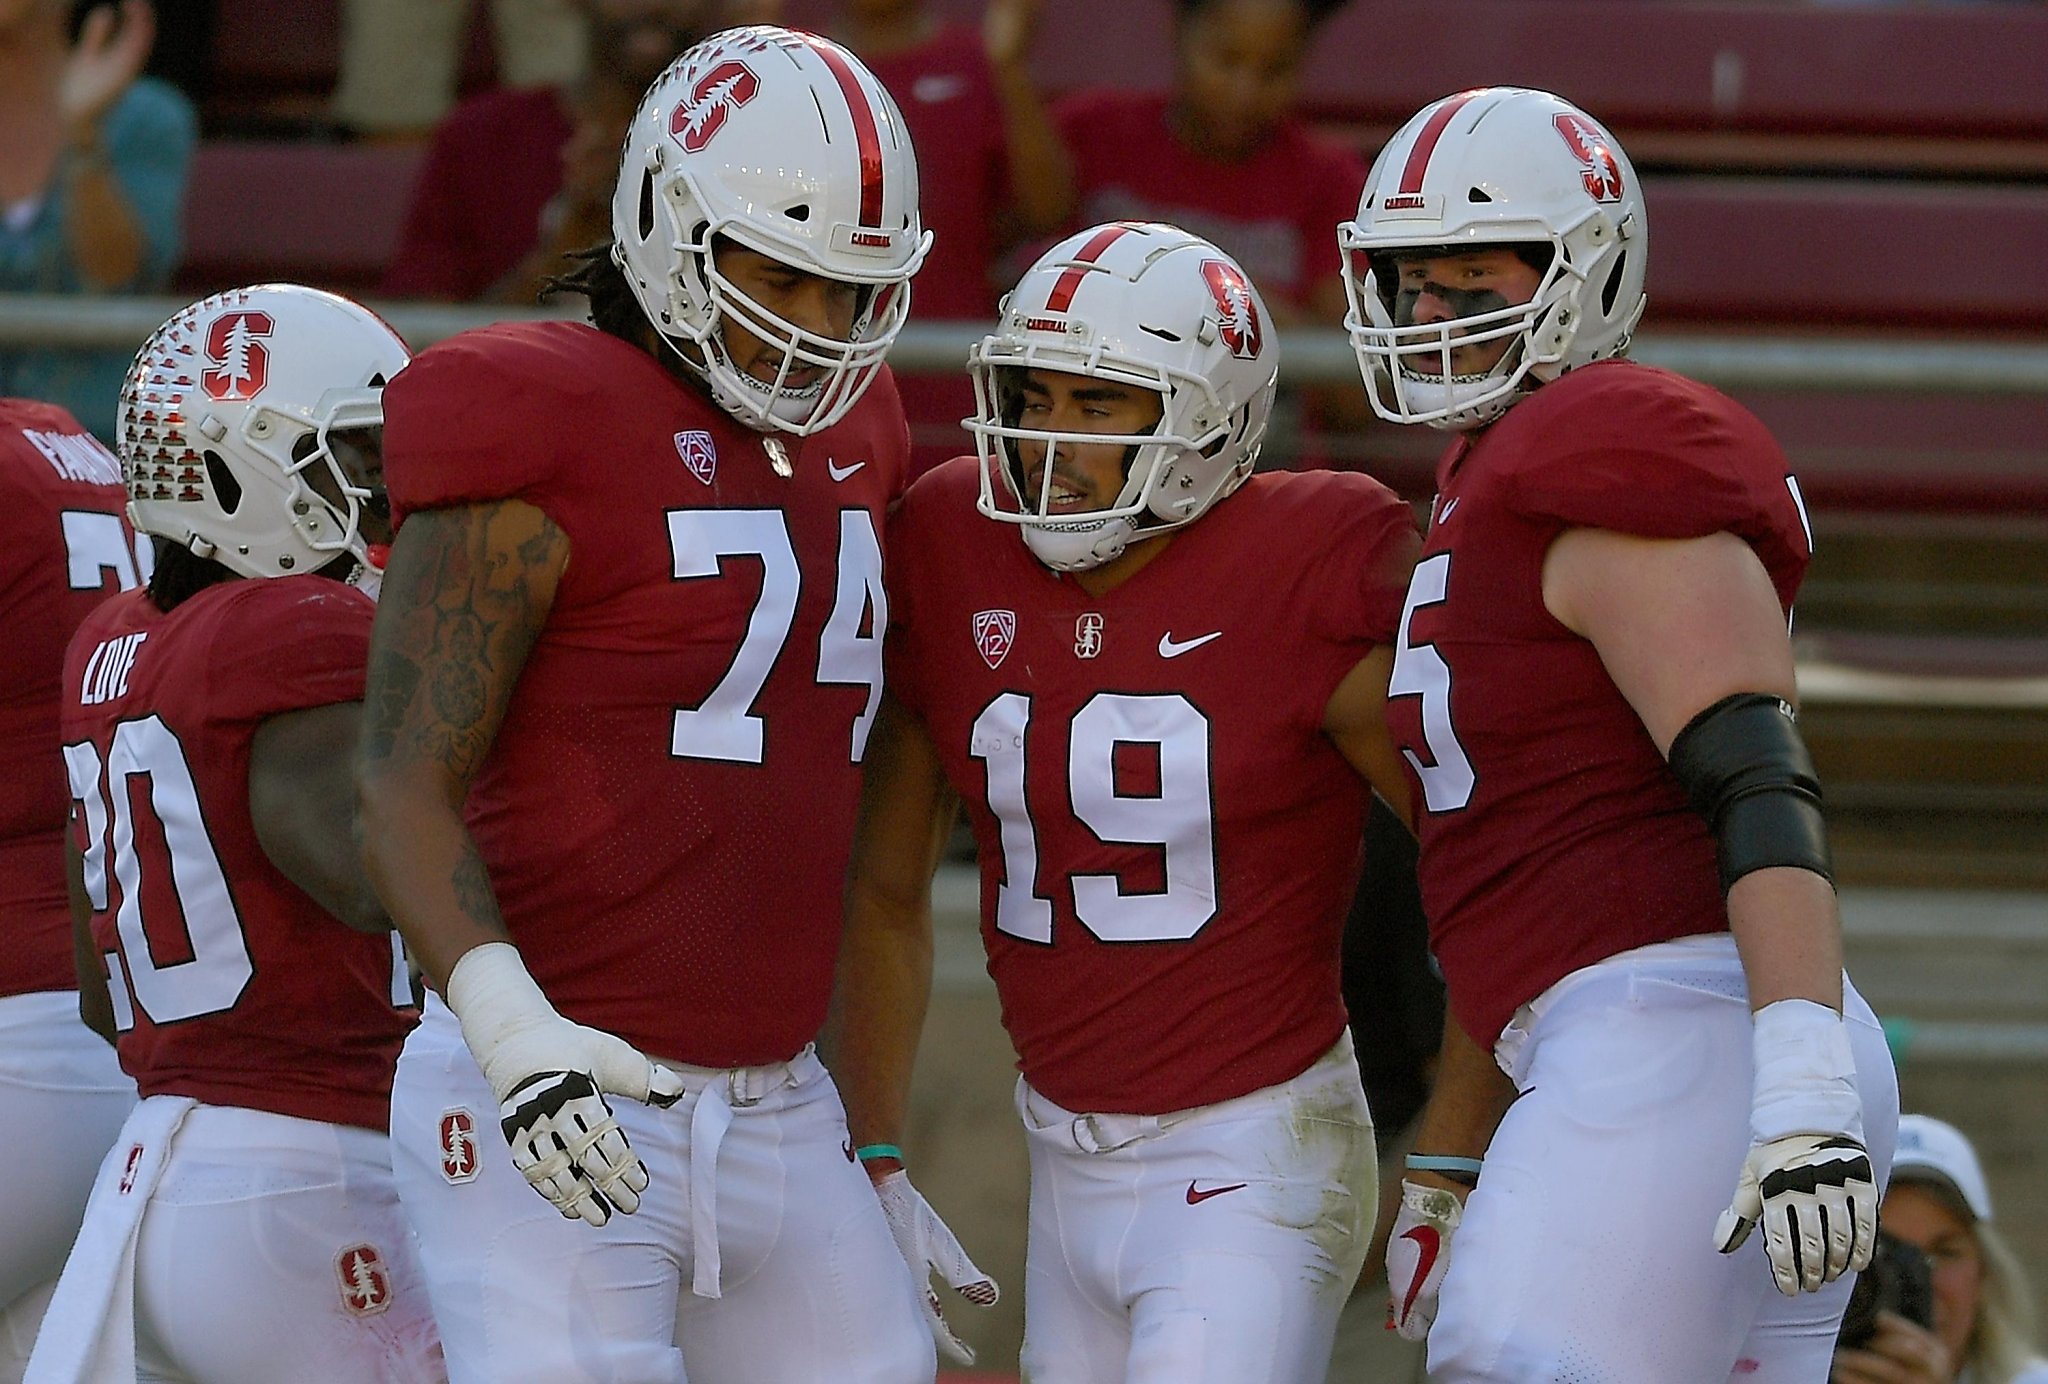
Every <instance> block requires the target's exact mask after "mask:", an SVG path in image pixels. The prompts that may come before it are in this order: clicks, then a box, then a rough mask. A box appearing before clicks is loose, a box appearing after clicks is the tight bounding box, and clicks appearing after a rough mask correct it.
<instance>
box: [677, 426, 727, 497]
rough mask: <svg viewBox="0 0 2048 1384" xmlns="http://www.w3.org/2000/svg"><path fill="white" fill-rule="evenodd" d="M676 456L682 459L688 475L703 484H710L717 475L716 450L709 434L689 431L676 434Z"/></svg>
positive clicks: (694, 430)
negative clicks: (688, 472)
mask: <svg viewBox="0 0 2048 1384" xmlns="http://www.w3.org/2000/svg"><path fill="white" fill-rule="evenodd" d="M676 455H677V456H679V457H681V458H682V459H683V465H684V466H686V467H688V468H689V471H690V474H691V475H693V476H695V477H696V478H697V479H698V480H700V481H702V482H704V484H706V485H709V484H711V478H712V477H713V476H715V475H717V474H718V448H717V447H715V446H713V445H712V442H711V434H710V433H708V432H701V431H698V430H697V429H694V428H693V429H691V430H690V431H689V432H679V433H677V434H676Z"/></svg>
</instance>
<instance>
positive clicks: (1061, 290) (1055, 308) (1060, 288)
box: [1045, 226, 1131, 312]
mask: <svg viewBox="0 0 2048 1384" xmlns="http://www.w3.org/2000/svg"><path fill="white" fill-rule="evenodd" d="M1130 233H1131V228H1130V227H1129V226H1104V227H1103V228H1102V229H1101V230H1099V231H1097V232H1096V233H1095V234H1094V235H1092V236H1089V237H1088V243H1087V244H1086V245H1083V246H1082V247H1081V249H1080V252H1079V253H1078V254H1076V255H1075V256H1074V262H1073V263H1072V264H1069V265H1068V266H1067V268H1066V270H1065V272H1063V273H1062V274H1061V275H1060V276H1059V278H1057V279H1055V280H1054V281H1053V285H1052V293H1051V295H1050V296H1048V297H1047V298H1046V300H1045V310H1046V311H1047V312H1065V311H1066V310H1067V309H1068V308H1069V307H1071V306H1072V305H1073V302H1074V294H1075V293H1076V292H1078V291H1079V289H1080V287H1081V279H1082V277H1083V276H1084V275H1086V274H1087V272H1088V271H1087V270H1085V269H1083V268H1082V267H1081V266H1082V265H1084V264H1093V263H1095V261H1097V260H1099V259H1101V258H1102V252H1103V251H1105V250H1107V249H1108V248H1109V247H1110V246H1111V245H1112V244H1114V243H1115V242H1116V241H1117V240H1118V239H1120V238H1121V237H1123V236H1127V235H1129V234H1130Z"/></svg>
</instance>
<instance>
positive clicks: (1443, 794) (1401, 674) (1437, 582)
mask: <svg viewBox="0 0 2048 1384" xmlns="http://www.w3.org/2000/svg"><path fill="white" fill-rule="evenodd" d="M1450 575H1451V555H1450V554H1449V553H1438V554H1437V555H1436V556H1435V557H1431V558H1425V559H1424V560H1423V561H1422V562H1420V563H1418V564H1416V568H1415V575H1414V576H1413V577H1411V578H1410V579H1409V581H1408V603H1407V604H1406V605H1405V606H1403V607H1402V608H1401V634H1400V638H1399V639H1398V640H1397V641H1396V643H1395V645H1394V673H1393V677H1392V679H1391V680H1390V681H1389V682H1388V684H1387V696H1388V697H1389V698H1392V697H1420V698H1422V738H1423V740H1424V741H1425V742H1427V743H1428V745H1429V757H1430V758H1431V759H1432V760H1434V761H1435V763H1433V764H1425V763H1423V762H1422V758H1421V756H1420V755H1418V754H1416V753H1415V751H1413V750H1409V749H1404V750H1402V751H1401V754H1402V756H1403V757H1404V758H1406V759H1407V761H1408V763H1409V766H1410V767H1411V768H1413V769H1414V770H1415V774H1416V777H1418V778H1420V779H1421V780H1422V797H1423V801H1424V802H1425V803H1426V804H1428V807H1429V810H1430V811H1431V812H1455V811H1457V810H1458V809H1459V808H1461V807H1463V806H1464V805H1465V804H1466V803H1467V802H1469V801H1471V798H1472V761H1471V760H1470V759H1468V758H1467V757H1466V755H1465V747H1464V746H1463V745H1460V744H1459V743H1458V733H1457V731H1455V730H1453V729H1452V728H1451V666H1450V665H1449V664H1448V663H1445V662H1444V660H1443V655H1442V654H1439V653H1438V652H1437V651H1436V646H1435V645H1433V644H1415V643H1411V642H1409V632H1410V630H1412V629H1413V627H1414V622H1415V612H1416V611H1417V610H1419V609H1421V608H1422V607H1423V606H1429V605H1435V604H1437V603H1438V602H1439V601H1441V600H1443V598H1444V590H1445V588H1446V585H1447V583H1448V582H1449V580H1450Z"/></svg>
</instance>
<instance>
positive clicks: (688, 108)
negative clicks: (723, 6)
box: [668, 58, 761, 154]
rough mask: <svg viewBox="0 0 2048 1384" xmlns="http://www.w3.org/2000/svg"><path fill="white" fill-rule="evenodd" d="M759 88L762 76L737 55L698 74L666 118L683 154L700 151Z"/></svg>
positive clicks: (669, 129) (752, 97)
mask: <svg viewBox="0 0 2048 1384" xmlns="http://www.w3.org/2000/svg"><path fill="white" fill-rule="evenodd" d="M760 90H761V79H760V78H759V77H756V76H755V75H754V69H753V68H751V67H748V66H747V65H746V64H745V63H743V62H741V61H740V60H739V59H738V58H727V59H726V60H725V61H724V62H721V63H719V64H718V65H717V66H715V67H713V68H712V69H711V70H710V71H709V72H706V73H705V74H704V75H703V76H702V77H699V78H698V79H697V84H696V85H695V86H693V87H691V88H690V91H689V94H688V95H687V96H685V97H683V99H682V100H680V101H678V102H677V103H676V108H675V110H674V112H673V113H671V114H670V116H669V118H668V132H669V134H670V135H672V136H674V138H675V141H676V143H678V144H680V145H682V146H683V150H684V152H685V153H691V154H695V153H699V152H701V151H702V150H703V148H704V146H705V145H707V144H709V143H710V142H711V139H712V136H714V135H716V134H717V133H718V132H719V131H720V130H721V129H723V128H725V121H726V117H727V116H729V115H731V114H732V113H733V112H734V111H736V110H738V109H739V108H740V107H741V106H744V105H746V104H747V102H749V101H751V100H753V99H754V96H755V94H756V93H758V92H759V91H760Z"/></svg>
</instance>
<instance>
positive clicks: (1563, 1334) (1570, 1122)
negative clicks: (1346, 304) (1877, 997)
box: [1339, 87, 1898, 1384]
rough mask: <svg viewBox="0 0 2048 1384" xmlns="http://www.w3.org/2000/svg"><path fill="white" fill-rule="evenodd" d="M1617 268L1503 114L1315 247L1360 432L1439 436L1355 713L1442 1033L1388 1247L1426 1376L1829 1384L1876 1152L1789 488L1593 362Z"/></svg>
mask: <svg viewBox="0 0 2048 1384" xmlns="http://www.w3.org/2000/svg"><path fill="white" fill-rule="evenodd" d="M1648 239H1649V236H1648V225H1647V222H1646V220H1645V213H1644V208H1643V199H1642V190H1641V186H1640V184H1639V183H1638V182H1637V180H1636V175H1635V172H1634V170H1633V169H1632V168H1631V167H1630V165H1629V162H1628V159H1627V157H1626V156H1625V155H1624V154H1623V153H1622V150H1621V147H1620V146H1619V145H1618V144H1616V143H1615V141H1614V139H1613V137H1612V136H1611V135H1610V134H1609V133H1608V132H1607V131H1606V129H1605V128H1603V127H1602V126H1601V125H1600V124H1599V123H1598V122H1597V121H1595V120H1593V119H1592V118H1591V117H1590V116H1588V115H1587V114H1586V113H1585V112H1584V111H1581V110H1578V109H1576V108H1575V107H1573V106H1571V105H1569V104H1568V103H1566V102H1564V101H1561V100H1559V99H1558V98H1557V97H1555V96H1552V95H1549V94H1548V93H1545V92H1540V91H1527V90H1520V89H1515V88H1508V87H1500V88H1492V89H1486V90H1475V91H1467V92H1462V93H1460V94H1458V95H1455V96H1451V97H1447V98H1445V99H1443V100H1441V101H1438V102H1435V103H1434V104H1432V105H1430V106H1428V107H1427V108H1425V109H1424V110H1422V111H1421V112H1419V113H1418V114H1417V115H1416V116H1415V117H1414V119H1412V120H1410V121H1409V122H1408V123H1407V125H1405V126H1404V127H1403V128H1402V129H1401V130H1400V132H1399V133H1397V134H1396V135H1395V136H1394V138H1393V140H1392V141H1391V142H1390V143H1389V144H1388V145H1387V147H1386V148H1385V149H1384V150H1383V151H1382V152H1381V153H1380V156H1379V160H1378V162H1377V163H1376V164H1375V165H1374V168H1373V172H1372V174H1371V175H1370V177H1369V178H1368V180H1367V182H1366V184H1365V188H1364V191H1363V194H1362V195H1361V197H1360V199H1359V204H1358V216H1357V219H1356V220H1354V221H1351V222H1347V223H1345V224H1344V226H1343V227H1342V228H1341V229H1340V231H1339V241H1340V243H1341V245H1342V247H1343V249H1344V252H1345V256H1346V265H1345V272H1346V274H1347V277H1348V283H1349V291H1350V295H1351V312H1350V317H1349V320H1348V323H1347V325H1348V329H1349V331H1350V333H1351V338H1352V342H1353V344H1354V346H1355V347H1356V348H1357V352H1358V356H1359V359H1360V362H1361V364H1362V366H1363V369H1364V372H1365V380H1366V386H1367V390H1368V392H1369V393H1370V395H1371V398H1372V404H1373V407H1374V408H1375V409H1376V410H1377V411H1378V412H1379V414H1380V415H1381V416H1382V417H1384V418H1388V419H1391V420H1394V421H1396V422H1403V423H1417V422H1420V423H1429V424H1433V425H1435V426H1437V427H1441V428H1445V429H1448V430H1450V431H1452V432H1454V433H1455V434H1456V436H1455V437H1454V438H1453V440H1452V442H1451V445H1450V447H1449V449H1448V450H1447V451H1446V453H1445V454H1444V458H1443V460H1442V462H1441V463H1440V464H1439V467H1438V471H1437V492H1438V493H1437V496H1436V500H1435V504H1434V507H1433V510H1432V515H1431V521H1430V524H1429V528H1428V532H1427V534H1426V537H1425V540H1424V544H1423V551H1422V559H1421V561H1420V563H1419V564H1418V565H1417V567H1416V569H1415V577H1414V580H1413V582H1412V583H1411V584H1410V586H1409V590H1408V599H1407V603H1406V608H1405V609H1404V611H1403V613H1402V622H1401V633H1400V643H1399V648H1400V653H1399V656H1398V657H1397V658H1396V660H1395V663H1394V672H1393V683H1392V692H1391V698H1392V699H1391V702H1390V715H1391V717H1392V719H1393V724H1394V730H1395V734H1396V736H1397V738H1398V739H1399V740H1400V742H1401V744H1402V753H1403V755H1404V757H1405V758H1406V760H1407V762H1408V764H1409V766H1410V769H1411V771H1412V773H1413V776H1414V778H1415V781H1416V791H1417V794H1418V796H1419V800H1420V805H1421V809H1422V811H1421V822H1420V829H1421V838H1422V860H1421V866H1420V871H1421V882H1422V892H1423V902H1424V905H1425V908H1426V910H1427V912H1428V914H1429V918H1430V924H1431V943H1432V948H1433V950H1434V952H1435V954H1436V956H1437V958H1438V960H1439V961H1440V963H1441V964H1442V967H1443V971H1444V975H1445V978H1446V980H1447V982H1448V984H1449V991H1450V1005H1451V1009H1452V1013H1453V1015H1454V1017H1455V1019H1456V1022H1455V1023H1452V1024H1450V1025H1447V1039H1446V1050H1445V1053H1444V1060H1443V1063H1442V1065H1441V1071H1440V1073H1439V1078H1438V1091H1437V1098H1436V1099H1435V1100H1434V1101H1433V1103H1432V1106H1431V1108H1430V1110H1429V1112H1427V1113H1426V1114H1425V1117H1424V1123H1423V1125H1422V1127H1421V1129H1420V1132H1419V1136H1418V1139H1419V1142H1418V1152H1417V1154H1416V1155H1414V1156H1413V1157H1411V1159H1410V1162H1409V1166H1410V1168H1411V1169H1414V1170H1415V1171H1414V1174H1413V1176H1412V1178H1411V1180H1410V1183H1409V1185H1408V1186H1407V1187H1406V1188H1405V1189H1404V1196H1403V1210H1402V1212H1401V1214H1400V1219H1399V1223H1398V1224H1397V1225H1396V1227H1395V1231H1394V1235H1393V1238H1392V1239H1391V1241H1390V1242H1389V1243H1390V1248H1389V1261H1390V1262H1389V1278H1390V1283H1391V1288H1392V1294H1393V1302H1392V1311H1393V1317H1394V1324H1395V1325H1396V1326H1397V1327H1398V1328H1400V1329H1401V1330H1403V1331H1404V1332H1407V1333H1410V1334H1412V1335H1420V1334H1421V1333H1422V1332H1423V1331H1424V1330H1428V1329H1429V1322H1430V1319H1431V1314H1432V1313H1435V1326H1434V1329H1433V1330H1431V1331H1430V1350H1429V1363H1430V1377H1431V1378H1432V1379H1441V1380H1455V1381H1467V1380H1509V1379H1512V1380H1518V1381H1519V1380H1565V1379H1614V1380H1623V1379H1626V1380H1646V1379H1681V1378H1682V1379H1700V1380H1709V1379H1715V1380H1718V1379H1725V1378H1737V1379H1742V1380H1745V1381H1750V1384H1779V1382H1780V1381H1783V1382H1784V1384H1790V1381H1794V1380H1800V1381H1804V1380H1815V1379H1820V1378H1823V1377H1824V1376H1825V1375H1826V1374H1827V1371H1828V1355H1829V1350H1830V1348H1831V1345H1832V1342H1833V1339H1834V1334H1835V1322H1836V1321H1837V1319H1839V1317H1840V1316H1841V1313H1842V1309H1843V1306H1844V1304H1845V1302H1846V1300H1847V1298H1848V1292H1849V1286H1850V1282H1851V1275H1850V1272H1849V1271H1850V1270H1853V1269H1856V1268H1859V1267H1861V1266H1862V1265H1863V1264H1865V1263H1867V1262H1868V1258H1869V1254H1870V1249H1871V1245H1872V1236H1873V1234H1874V1232H1875V1228H1876V1219H1875V1218H1876V1207H1877V1189H1878V1188H1879V1187H1880V1186H1882V1184H1883V1181H1884V1176H1885V1169H1886V1166H1887V1164H1888V1163H1889V1160H1890V1155H1891V1147H1892V1141H1893V1131H1894V1128H1895V1125H1896V1122H1897V1114H1898V1103H1897V1088H1896V1080H1895V1077H1894V1074H1893V1071H1892V1066H1891V1060H1890V1057H1889V1055H1888V1054H1887V1051H1886V1048H1885V1043H1884V1038H1883V1035H1882V1034H1881V1033H1880V1032H1879V1030H1878V1027H1877V1024H1876V1021H1875V1020H1874V1019H1873V1018H1872V1016H1871V1013H1870V1009H1869V1007H1868V1006H1867V1005H1865V1004H1864V1002H1863V1001H1862V999H1861V998H1859V997H1858V996H1857V994H1856V992H1855V990H1854V988H1853V987H1851V986H1850V985H1849V984H1848V981H1847V978H1846V977H1845V976H1844V974H1843V970H1842V947H1841V935H1840V922H1839V919H1838V917H1837V913H1836V908H1835V898H1834V893H1833V889H1832V887H1831V883H1830V873H1829V869H1830V867H1829V861H1828V850H1827V835H1826V830H1825V827H1824V824H1823V822H1822V819H1821V812H1820V785H1819V783H1818V781H1817V780H1816V778H1815V775H1814V769H1813V763H1812V760H1811V759H1810V758H1809V756H1808V754H1807V752H1806V749H1805V746H1804V745H1803V743H1802V742H1801V739H1800V734H1799V729H1798V724H1797V720H1796V713H1795V710H1794V707H1795V704H1796V702H1797V698H1798V689H1797V687H1796V686H1795V684H1794V678H1793V663H1792V652H1791V647H1790V642H1789V640H1788V638H1787V633H1786V631H1787V628H1788V622H1789V620H1790V617H1791V609H1792V600H1793V597H1794V595H1795V594H1796V592H1797V591H1798V587H1799V581H1800V577H1801V575H1802V574H1803V573H1804V571H1805V569H1806V565H1807V560H1808V557H1809V555H1810V552H1811V548H1812V538H1811V530H1810V527H1809V525H1808V522H1807V517H1806V513H1805V507H1804V503H1803V501H1802V499H1801V497H1800V491H1799V483H1798V481H1797V479H1796V478H1795V477H1794V476H1793V475H1792V472H1791V470H1790V468H1789V467H1788V466H1787V464H1786V460H1785V456H1784V454H1783V452H1782V451H1781V450H1780V449H1779V447H1778V445H1777V444H1776V442H1774V441H1773V440H1772V438H1771V437H1770V435H1769V434H1768V433H1767V432H1766V431H1765V430H1764V428H1763V426H1762V425H1761V424H1760V423H1759V422H1758V421H1757V420H1756V419H1755V418H1754V417H1753V416H1752V415H1751V414H1750V413H1749V412H1747V411H1746V410H1745V409H1743V408H1742V407H1741V406H1740V405H1738V404H1736V403H1734V402H1733V401H1732V400H1730V399H1728V398H1726V397H1725V396H1723V395H1721V394H1719V393H1716V392H1715V391H1714V390H1712V389H1709V388H1706V387H1705V386H1702V385H1699V384H1696V383H1694V382H1693V381H1690V380H1687V379H1683V378H1681V377H1679V376H1676V375H1673V374H1670V373H1668V372H1666V371H1663V370H1658V369H1653V368H1650V367H1647V366H1642V365H1636V364H1633V363H1630V362H1629V361H1628V360H1627V359H1625V356H1626V352H1627V350H1628V345H1629V340H1630V336H1631V334H1632V333H1633V331H1634V330H1635V327H1636V323H1637V321H1638V319H1639V318H1640V317H1641V315H1642V311H1643V302H1644V298H1643V276H1644V269H1645V265H1646V263H1647V249H1648ZM1495 1066H1497V1068H1498V1071H1495V1070H1493V1068H1494V1067H1495ZM1503 1074H1504V1076H1505V1081H1503ZM1507 1082H1511V1083H1512V1089H1513V1090H1514V1091H1518V1092H1519V1093H1520V1098H1519V1099H1517V1100H1515V1101H1514V1103H1513V1106H1512V1108H1511V1109H1510V1110H1508V1112H1507V1114H1506V1116H1505V1117H1504V1118H1500V1119H1499V1123H1498V1128H1497V1130H1496V1129H1495V1127H1494V1122H1495V1120H1496V1118H1498V1112H1499V1109H1500V1104H1501V1103H1500V1101H1499V1099H1498V1098H1497V1095H1496V1092H1497V1091H1498V1090H1499V1088H1500V1087H1501V1086H1504V1085H1505V1084H1506V1083H1507ZM1490 1084H1494V1090H1492V1091H1490V1090H1489V1089H1488V1088H1489V1085H1490ZM1489 1136H1490V1142H1489ZM1482 1155H1483V1173H1482V1172H1481V1165H1482ZM1475 1177H1476V1179H1477V1182H1478V1186H1477V1190H1476V1191H1473V1192H1472V1193H1471V1196H1470V1199H1469V1201H1466V1202H1464V1203H1463V1206H1462V1210H1461V1198H1462V1197H1463V1193H1464V1190H1465V1184H1469V1183H1471V1182H1472V1181H1473V1180H1474V1179H1475ZM1461 1217H1462V1225H1460V1220H1461ZM1454 1231H1455V1242H1453V1232H1454ZM1753 1231H1754V1232H1755V1233H1754V1234H1752V1232H1753ZM1716 1251H1719V1253H1717V1252H1716ZM1446 1266H1448V1267H1447V1268H1446ZM1439 1282H1441V1289H1442V1291H1441V1299H1440V1301H1441V1307H1440V1309H1439V1308H1438V1306H1437V1303H1438V1301H1439V1298H1438V1284H1439Z"/></svg>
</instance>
